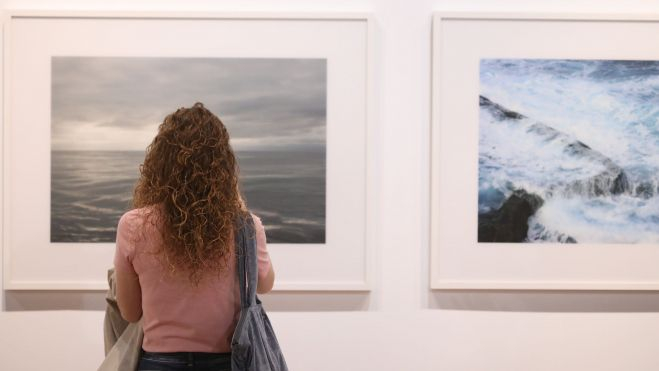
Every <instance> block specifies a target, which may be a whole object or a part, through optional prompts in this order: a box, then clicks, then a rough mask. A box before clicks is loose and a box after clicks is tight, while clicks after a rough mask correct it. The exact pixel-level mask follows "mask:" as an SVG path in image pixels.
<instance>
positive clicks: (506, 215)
mask: <svg viewBox="0 0 659 371" xmlns="http://www.w3.org/2000/svg"><path fill="white" fill-rule="evenodd" d="M543 203H544V201H543V200H542V198H541V197H540V196H538V195H536V194H532V193H528V192H526V191H525V190H523V189H519V190H516V191H514V192H513V194H512V195H510V197H508V199H507V200H506V201H505V202H504V203H503V205H501V207H500V208H499V209H497V210H494V211H491V212H489V213H485V214H481V215H479V216H478V242H524V241H525V240H526V236H527V234H528V230H529V224H528V220H529V217H530V216H531V215H533V214H535V212H536V211H537V210H538V209H539V208H540V207H541V206H542V204H543Z"/></svg>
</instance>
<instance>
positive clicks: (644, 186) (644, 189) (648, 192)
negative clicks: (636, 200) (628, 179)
mask: <svg viewBox="0 0 659 371" xmlns="http://www.w3.org/2000/svg"><path fill="white" fill-rule="evenodd" d="M634 193H635V196H637V197H641V198H643V199H645V200H647V199H649V198H652V196H654V187H653V185H652V183H650V182H643V183H641V184H639V185H637V186H636V189H635V190H634Z"/></svg>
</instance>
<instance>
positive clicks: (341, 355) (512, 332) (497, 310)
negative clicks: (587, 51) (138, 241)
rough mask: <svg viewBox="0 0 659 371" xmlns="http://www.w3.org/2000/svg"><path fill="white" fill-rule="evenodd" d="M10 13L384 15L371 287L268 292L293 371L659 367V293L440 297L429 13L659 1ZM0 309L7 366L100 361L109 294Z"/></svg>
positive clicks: (278, 0)
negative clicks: (435, 278)
mask: <svg viewBox="0 0 659 371" xmlns="http://www.w3.org/2000/svg"><path fill="white" fill-rule="evenodd" d="M1 4H2V7H1V8H0V9H2V10H3V11H4V10H7V9H43V10H95V11H98V10H121V11H194V12H199V11H213V12H222V11H231V12H236V11H258V12H261V11H265V12H271V11H276V12H366V13H370V14H372V15H373V20H374V22H375V29H376V32H377V34H376V35H375V38H374V40H375V45H374V47H375V60H374V61H373V64H372V68H374V71H373V75H372V76H373V77H374V80H375V81H374V82H373V83H374V89H373V90H374V92H375V94H374V97H373V100H372V102H373V103H374V104H375V109H374V110H373V112H374V113H375V117H373V120H374V127H375V132H374V138H373V144H374V146H375V148H374V151H375V154H376V160H375V169H374V171H373V176H374V179H373V183H374V184H375V186H374V192H376V195H375V199H376V206H375V213H374V216H373V218H374V220H373V221H372V222H373V223H374V224H373V225H374V226H375V228H376V232H377V233H376V235H377V237H376V241H375V249H374V254H373V256H372V259H373V269H374V274H373V284H372V290H371V291H370V292H368V293H360V292H357V293H351V292H330V293H322V292H275V293H272V294H269V295H266V296H265V297H264V298H263V299H264V302H265V305H266V309H267V310H268V311H269V313H270V317H271V320H272V322H273V325H274V327H275V330H276V331H277V334H278V337H279V340H280V342H281V345H282V348H283V350H284V353H285V355H286V358H287V361H288V363H289V365H290V367H291V370H294V371H300V370H301V371H307V370H314V371H315V370H318V371H324V370H328V371H329V370H451V371H453V370H455V371H462V370H469V371H470V370H475V371H476V370H477V371H516V370H520V371H522V370H524V371H535V370H547V371H549V370H562V371H565V370H569V371H573V370H574V371H577V370H578V371H583V370H597V371H602V370H604V371H608V370H620V371H622V370H624V371H630V370H633V371H645V370H658V369H659V352H657V351H656V350H655V348H656V344H658V343H659V293H654V292H624V291H620V292H608V291H603V292H569V291H506V290H499V291H448V292H447V291H441V292H438V291H433V290H430V289H429V236H430V220H429V219H430V216H429V215H430V209H429V199H430V186H429V183H430V122H431V117H430V115H431V112H430V111H431V60H430V58H431V19H432V13H433V12H434V11H440V10H464V11H475V12H480V11H507V12H515V11H521V12H559V13H575V12H576V13H598V12H603V13H609V14H610V13H614V14H615V13H654V14H657V16H658V17H659V1H643V0H626V1H625V2H624V3H623V2H621V1H616V0H588V1H586V0H581V1H579V0H573V1H568V0H561V1H550V0H542V1H540V0H537V1H528V0H527V1H522V0H514V1H513V0H509V1H507V0H489V1H488V0H453V1H432V0H407V1H406V0H353V1H348V0H322V1H321V0H306V1H305V0H272V1H265V0H232V1H219V0H215V1H213V0H207V1H203V0H188V1H183V0H178V1H176V0H158V1H155V0H132V1H128V0H119V1H112V2H105V1H101V0H75V1H74V0H59V1H48V0H4V1H2V2H1ZM657 38H659V35H658V36H657ZM658 41H659V40H645V41H642V42H648V43H651V42H655V43H656V42H658ZM35 259H38V257H35ZM1 269H2V265H0V270H1ZM657 269H659V262H658V264H657ZM0 273H2V272H1V271H0ZM1 276H2V274H0V277H1ZM0 304H2V309H3V311H2V312H0V370H8V371H9V370H10V371H19V370H39V369H47V370H81V371H82V370H94V369H95V368H96V367H97V365H98V364H99V363H100V361H101V359H102V357H103V343H102V341H103V340H102V339H103V337H102V324H103V309H104V305H105V302H104V293H102V292H46V291H41V292H40V291H3V295H2V297H1V298H0Z"/></svg>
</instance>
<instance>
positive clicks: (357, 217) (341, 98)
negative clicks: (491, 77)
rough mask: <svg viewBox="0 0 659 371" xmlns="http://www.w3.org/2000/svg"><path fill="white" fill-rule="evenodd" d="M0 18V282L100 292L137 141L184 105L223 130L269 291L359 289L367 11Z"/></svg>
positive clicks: (139, 151)
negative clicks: (0, 52) (256, 226)
mask: <svg viewBox="0 0 659 371" xmlns="http://www.w3.org/2000/svg"><path fill="white" fill-rule="evenodd" d="M5 22H6V25H7V26H8V27H7V31H6V33H5V44H4V45H5V65H4V68H5V76H8V78H7V79H6V81H5V82H6V85H5V98H6V100H5V116H4V118H5V131H4V138H3V139H4V142H3V143H4V151H3V160H4V161H3V169H4V171H3V175H4V183H3V192H4V193H3V194H4V205H3V227H4V236H3V241H4V243H3V249H4V253H5V260H4V285H5V289H11V290H22V289H28V290H29V289H46V290H47V289H54V290H76V289H91V290H96V289H105V288H106V287H107V283H106V277H105V276H106V271H107V269H108V268H110V267H111V266H112V258H113V253H114V243H113V242H114V233H115V232H116V223H117V221H118V217H119V216H120V215H121V214H122V213H123V212H124V211H126V210H127V209H128V208H129V207H130V206H129V204H130V198H131V191H132V185H133V184H134V182H135V180H136V179H137V175H138V167H139V164H140V163H141V161H142V160H143V156H144V149H145V148H146V146H147V145H148V144H149V143H150V141H151V139H152V138H153V136H154V135H155V133H156V131H157V126H158V124H159V123H160V122H162V119H163V118H164V116H165V115H166V114H168V113H170V112H172V111H173V110H175V109H176V108H178V107H182V106H191V105H192V104H194V103H195V102H196V101H200V102H203V103H204V104H205V105H206V106H207V107H208V108H209V109H211V111H213V112H215V113H217V114H218V116H220V118H221V119H222V120H223V121H224V123H225V124H226V126H227V128H228V129H229V132H230V134H231V137H232V145H233V147H234V150H235V151H236V154H237V157H238V160H239V163H240V166H241V186H242V189H243V192H244V194H245V195H246V198H247V202H248V206H249V207H250V209H251V210H252V211H253V212H254V213H255V214H257V215H258V216H260V217H261V219H262V220H263V222H264V224H265V225H266V232H267V235H268V237H269V250H270V254H271V257H272V259H273V262H274V265H275V267H276V270H277V284H276V286H275V289H277V290H368V289H369V271H370V269H369V249H370V245H371V242H372V238H371V237H370V236H369V234H370V233H372V227H371V225H370V223H369V221H368V220H369V219H368V213H369V210H370V208H371V206H372V202H371V201H370V200H369V196H368V195H369V194H372V193H373V192H368V188H369V187H370V186H371V184H370V183H369V181H368V173H369V171H370V169H371V166H370V161H371V160H372V159H371V156H370V154H369V151H370V150H371V145H370V137H371V134H370V128H369V120H370V117H371V115H370V112H369V109H370V108H369V107H370V102H369V100H370V99H371V96H370V91H369V90H370V88H369V81H370V78H369V73H370V69H369V64H370V63H371V60H372V58H371V56H370V54H371V50H370V44H371V42H370V39H371V37H372V24H371V23H372V22H370V21H369V16H367V15H359V14H347V15H345V14H341V15H333V14H330V15H297V14H259V15H257V16H255V15H250V14H217V15H213V14H210V15H209V14H178V13H176V14H151V13H146V14H143V13H116V14H115V13H72V14H69V13H48V12H46V13H44V12H14V13H11V14H9V15H7V17H6V19H5Z"/></svg>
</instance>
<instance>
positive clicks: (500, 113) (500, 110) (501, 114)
mask: <svg viewBox="0 0 659 371" xmlns="http://www.w3.org/2000/svg"><path fill="white" fill-rule="evenodd" d="M478 104H479V105H480V106H483V107H487V108H488V109H489V111H490V112H491V113H492V114H493V115H494V116H495V117H496V118H498V119H500V120H503V119H514V120H521V119H523V118H524V117H526V116H524V115H522V114H521V113H518V112H515V111H511V110H509V109H507V108H504V107H503V106H501V105H499V104H497V103H494V102H492V101H491V100H489V99H488V98H486V97H484V96H482V95H479V96H478Z"/></svg>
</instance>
